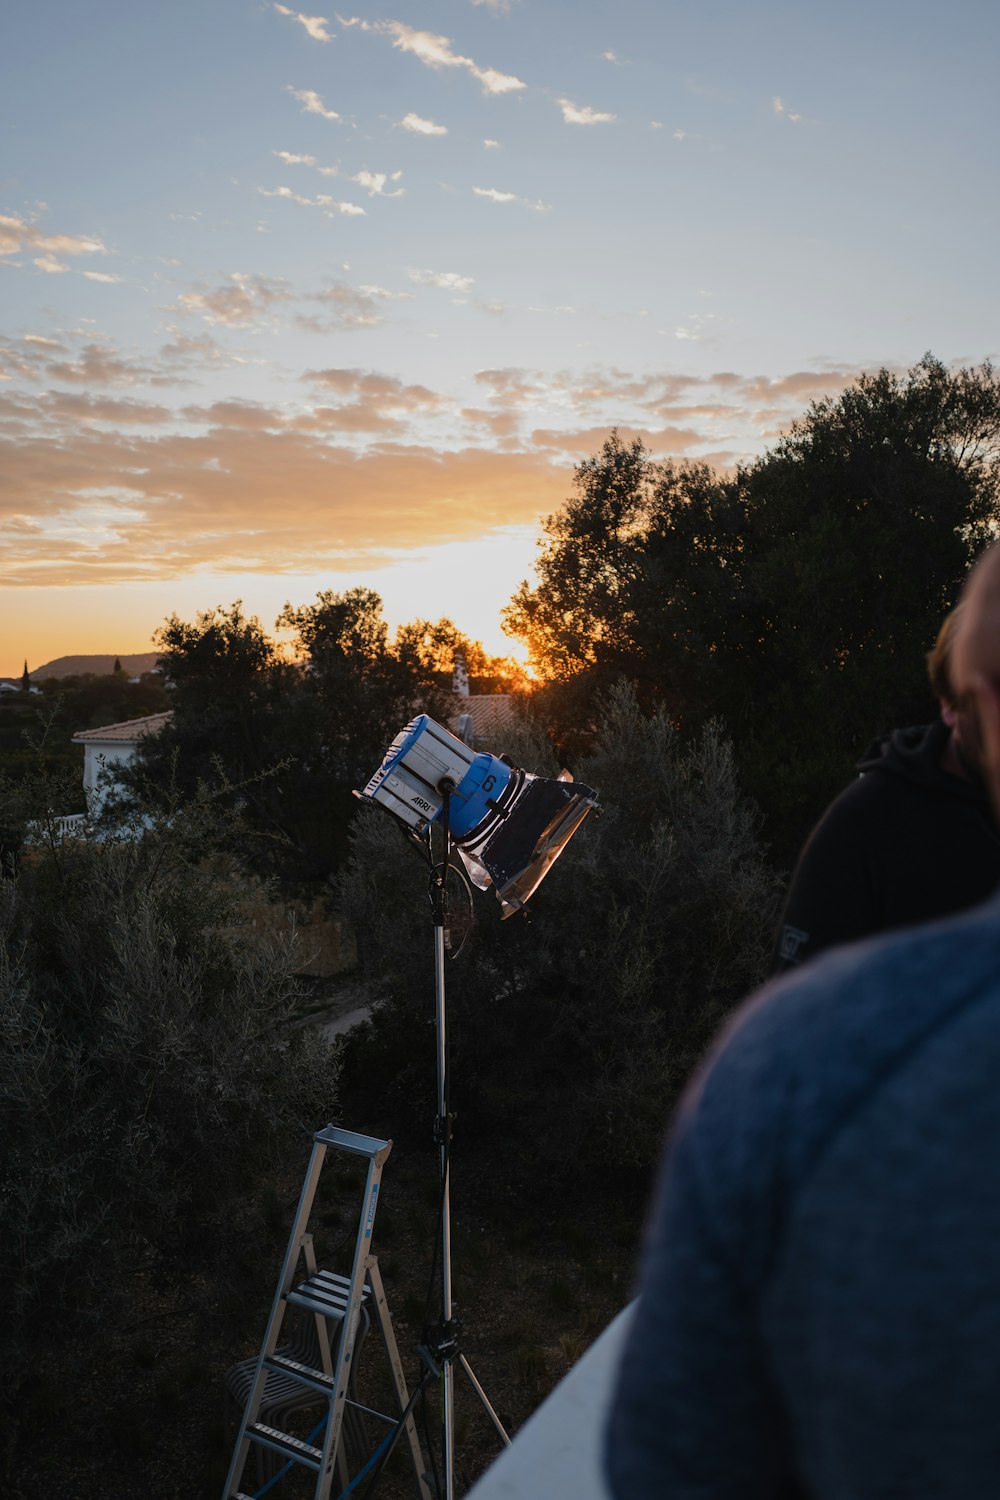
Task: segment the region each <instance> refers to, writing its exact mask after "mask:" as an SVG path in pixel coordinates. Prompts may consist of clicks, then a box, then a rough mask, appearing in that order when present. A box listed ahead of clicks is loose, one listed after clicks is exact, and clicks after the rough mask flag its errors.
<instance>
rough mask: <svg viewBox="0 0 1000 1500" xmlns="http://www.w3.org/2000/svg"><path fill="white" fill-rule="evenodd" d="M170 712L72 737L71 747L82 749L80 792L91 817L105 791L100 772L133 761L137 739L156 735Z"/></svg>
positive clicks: (100, 803)
mask: <svg viewBox="0 0 1000 1500" xmlns="http://www.w3.org/2000/svg"><path fill="white" fill-rule="evenodd" d="M171 718H172V713H171V711H170V710H169V709H168V710H167V711H166V712H165V713H160V714H147V715H146V717H145V718H144V719H126V720H125V722H124V723H122V724H102V725H101V727H100V729H80V730H78V731H77V732H76V734H74V736H73V744H74V745H82V746H83V789H84V791H85V792H86V794H87V809H88V811H89V813H90V816H91V817H96V816H97V814H98V813H99V812H100V811H101V806H102V804H103V802H104V797H105V793H106V790H107V787H106V785H105V784H104V781H103V778H102V772H112V773H113V772H114V770H115V767H117V766H127V765H128V764H129V762H130V761H133V760H134V759H135V756H136V752H137V750H138V748H139V743H140V741H141V740H143V739H145V737H146V735H147V734H159V732H160V730H161V729H162V728H163V726H164V725H165V724H167V723H169V721H170V719H171Z"/></svg>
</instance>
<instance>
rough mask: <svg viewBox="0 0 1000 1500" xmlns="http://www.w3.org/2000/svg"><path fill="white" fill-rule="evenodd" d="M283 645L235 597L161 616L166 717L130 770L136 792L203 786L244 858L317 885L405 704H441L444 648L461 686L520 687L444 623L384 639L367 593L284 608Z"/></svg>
mask: <svg viewBox="0 0 1000 1500" xmlns="http://www.w3.org/2000/svg"><path fill="white" fill-rule="evenodd" d="M276 624H277V628H278V630H280V631H284V632H291V639H290V643H289V646H288V649H287V650H286V649H284V648H283V647H282V646H280V645H279V644H278V643H277V642H276V641H275V640H273V639H271V638H270V637H269V636H268V635H267V633H266V631H265V629H264V627H263V626H262V625H261V622H260V621H259V620H258V619H257V618H256V617H254V616H248V615H246V614H244V612H243V606H242V603H241V602H240V601H237V602H236V603H234V604H232V605H230V606H229V608H228V609H226V608H216V609H213V610H207V611H204V612H203V613H202V614H200V615H199V616H198V617H197V619H196V620H195V621H194V622H185V621H183V620H180V619H178V617H177V616H176V615H174V616H172V617H171V618H170V619H169V620H167V622H166V623H165V624H164V625H163V627H162V628H161V629H160V631H159V632H158V633H157V636H156V644H157V646H158V647H159V648H160V652H161V657H160V660H161V663H162V666H163V668H164V671H165V674H166V677H167V680H168V682H169V683H170V684H171V700H172V706H173V719H172V721H171V723H170V724H169V725H168V727H167V728H166V729H165V730H164V731H163V732H162V733H161V734H159V735H157V736H156V737H155V739H154V738H152V737H151V738H150V739H149V740H148V741H147V742H145V743H144V744H143V746H142V753H141V756H140V759H139V762H138V768H137V772H136V774H135V775H134V776H133V777H132V778H131V779H132V782H133V785H134V786H136V787H139V786H140V785H141V788H142V791H143V793H144V794H145V795H147V796H152V797H153V798H154V799H156V798H162V796H163V795H164V789H165V788H168V787H169V788H170V789H171V792H170V794H171V795H176V794H179V795H181V796H188V795H190V794H191V793H192V792H193V791H194V789H195V788H196V787H197V786H198V785H199V784H200V783H205V782H215V783H216V785H217V787H218V788H219V790H220V791H221V792H222V793H223V795H225V794H226V793H227V789H228V795H229V797H230V799H231V801H232V802H233V803H234V804H239V805H240V806H241V809H242V812H243V814H244V817H245V819H246V821H247V824H248V825H249V827H250V828H251V830H252V832H253V839H254V842H253V848H252V849H251V850H249V851H244V852H245V853H249V854H250V856H251V860H252V863H253V864H254V865H255V866H256V867H257V868H258V869H259V870H260V871H261V872H263V873H267V874H276V875H278V876H279V877H280V878H281V879H282V881H283V882H284V883H285V884H292V885H295V884H297V883H302V882H310V881H315V880H322V879H324V878H325V877H326V876H328V875H329V874H330V873H331V871H333V870H335V869H336V868H337V867H338V866H339V865H340V863H341V862H342V860H343V856H344V854H345V851H346V847H347V827H348V824H349V822H350V819H351V817H352V815H353V813H354V810H355V807H356V803H355V801H354V797H353V789H354V788H355V787H359V786H363V785H364V783H365V782H366V781H367V780H368V777H369V776H370V775H371V772H372V770H373V768H374V767H375V766H376V765H377V764H378V762H379V760H380V759H381V756H382V753H383V751H384V749H385V746H386V744H387V743H388V741H389V740H390V739H391V738H392V736H393V735H394V734H395V733H396V731H397V730H398V729H399V728H401V727H402V725H403V724H405V723H406V722H407V721H408V720H409V719H410V718H412V716H413V715H414V714H415V713H418V712H421V711H424V712H427V713H430V714H431V715H432V716H433V717H438V718H446V717H447V716H448V714H449V712H450V711H451V683H452V672H453V670H454V664H455V657H456V655H457V654H458V653H459V652H462V653H463V654H464V656H465V660H466V665H467V669H468V671H469V675H470V681H471V684H472V690H473V691H474V692H497V691H499V692H511V691H514V690H515V689H517V688H519V687H521V686H523V685H524V683H525V682H526V677H525V674H524V673H523V671H522V670H521V669H520V668H519V667H518V666H517V664H516V663H515V662H513V661H510V660H508V659H506V658H501V657H490V656H488V655H487V653H486V652H485V651H484V650H483V648H482V646H480V645H479V644H478V642H475V641H470V640H468V639H467V637H465V636H464V635H463V634H462V632H461V631H460V630H459V629H458V628H457V627H456V626H455V625H453V624H452V622H451V621H450V620H439V621H437V622H436V623H435V624H432V623H431V622H429V621H425V620H418V621H414V622H413V623H411V624H409V625H404V626H401V627H400V629H399V630H398V631H397V632H396V636H395V639H394V640H392V641H390V639H389V630H388V626H387V625H386V622H385V620H384V618H383V614H382V600H381V599H380V598H379V596H378V594H376V593H374V592H373V591H372V590H371V589H366V588H355V589H349V590H348V591H347V592H345V593H340V594H338V593H333V592H332V591H330V590H324V591H322V592H321V593H320V594H318V595H317V598H316V600H315V602H314V603H312V604H307V605H302V606H293V605H291V604H286V605H285V608H284V609H283V610H282V612H281V615H280V616H279V618H278V620H277V622H276Z"/></svg>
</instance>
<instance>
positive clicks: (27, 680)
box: [21, 659, 31, 693]
mask: <svg viewBox="0 0 1000 1500" xmlns="http://www.w3.org/2000/svg"><path fill="white" fill-rule="evenodd" d="M30 688H31V673H30V672H29V671H28V662H27V659H25V663H24V671H23V672H22V673H21V692H22V693H27V692H29V691H30Z"/></svg>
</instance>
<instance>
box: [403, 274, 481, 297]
mask: <svg viewBox="0 0 1000 1500" xmlns="http://www.w3.org/2000/svg"><path fill="white" fill-rule="evenodd" d="M407 274H408V276H409V278H410V280H411V281H415V282H416V284H417V286H439V287H442V288H443V289H444V290H445V291H448V292H469V291H471V290H472V288H473V287H474V286H475V284H476V282H475V278H474V277H472V276H460V275H459V273H458V272H457V271H409V272H407Z"/></svg>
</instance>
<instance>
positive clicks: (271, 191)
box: [257, 187, 395, 217]
mask: <svg viewBox="0 0 1000 1500" xmlns="http://www.w3.org/2000/svg"><path fill="white" fill-rule="evenodd" d="M257 191H258V193H259V194H260V196H261V197H262V198H286V199H287V200H288V202H290V203H298V204H299V205H300V206H301V207H302V208H321V209H322V210H323V211H324V213H326V214H327V216H328V217H332V216H333V215H334V214H347V215H349V216H355V217H356V216H358V215H360V214H363V213H364V209H363V208H362V207H361V205H360V203H342V202H338V201H337V200H336V199H335V198H330V197H328V196H327V195H326V194H325V193H318V194H317V196H316V197H315V198H307V197H305V195H304V194H303V193H294V192H293V191H292V189H291V188H290V187H276V188H262V187H259V188H258V189H257ZM389 196H390V197H394V196H395V195H394V194H390V195H389Z"/></svg>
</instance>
